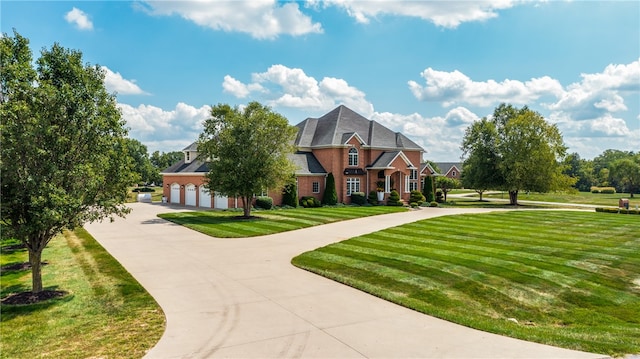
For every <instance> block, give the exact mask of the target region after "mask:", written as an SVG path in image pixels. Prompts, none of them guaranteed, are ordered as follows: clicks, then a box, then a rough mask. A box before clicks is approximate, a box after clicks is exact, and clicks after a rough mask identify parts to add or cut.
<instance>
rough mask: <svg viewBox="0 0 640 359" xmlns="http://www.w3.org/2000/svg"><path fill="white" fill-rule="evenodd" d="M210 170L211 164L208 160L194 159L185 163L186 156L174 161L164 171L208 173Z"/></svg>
mask: <svg viewBox="0 0 640 359" xmlns="http://www.w3.org/2000/svg"><path fill="white" fill-rule="evenodd" d="M207 172H209V166H208V165H207V163H206V162H204V161H201V160H197V159H196V160H193V161H191V162H189V163H185V161H184V158H183V159H181V160H180V161H178V162H176V163H174V164H173V165H171V166H170V167H169V168H167V169H166V170H164V171H162V173H167V174H169V173H207Z"/></svg>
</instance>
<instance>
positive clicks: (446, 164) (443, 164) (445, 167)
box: [435, 162, 462, 174]
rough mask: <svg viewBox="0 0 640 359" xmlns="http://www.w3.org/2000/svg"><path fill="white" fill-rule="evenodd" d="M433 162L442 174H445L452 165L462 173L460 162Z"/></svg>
mask: <svg viewBox="0 0 640 359" xmlns="http://www.w3.org/2000/svg"><path fill="white" fill-rule="evenodd" d="M435 164H436V165H437V166H438V168H439V169H440V172H441V173H442V174H447V172H449V170H450V169H451V167H453V166H456V168H457V169H458V172H460V173H462V162H436V163H435Z"/></svg>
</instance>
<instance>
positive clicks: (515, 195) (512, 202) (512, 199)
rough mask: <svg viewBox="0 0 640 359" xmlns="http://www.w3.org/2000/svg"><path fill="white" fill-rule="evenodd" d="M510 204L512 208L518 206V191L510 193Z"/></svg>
mask: <svg viewBox="0 0 640 359" xmlns="http://www.w3.org/2000/svg"><path fill="white" fill-rule="evenodd" d="M509 204H510V205H512V206H517V205H518V190H515V191H509Z"/></svg>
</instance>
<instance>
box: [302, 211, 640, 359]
mask: <svg viewBox="0 0 640 359" xmlns="http://www.w3.org/2000/svg"><path fill="white" fill-rule="evenodd" d="M636 217H637V216H630V215H617V214H606V213H593V212H568V211H526V210H525V211H510V212H501V213H491V214H482V215H461V216H446V217H440V218H435V219H430V220H424V221H419V222H416V223H412V224H407V225H403V226H400V227H395V228H391V229H387V230H384V231H380V232H376V233H372V234H369V235H365V236H361V237H357V238H353V239H350V240H346V241H343V242H341V243H336V244H333V245H329V246H326V247H323V248H319V249H317V250H315V251H312V252H307V253H304V254H302V255H300V256H298V257H296V258H294V259H293V261H292V262H293V264H294V265H296V266H299V267H301V268H304V269H307V270H310V271H312V272H315V273H318V274H321V275H323V276H326V277H329V278H332V279H334V280H337V281H339V282H342V283H345V284H348V285H350V286H353V287H356V288H358V289H361V290H363V291H366V292H369V293H372V294H374V295H376V296H379V297H381V298H384V299H387V300H390V301H393V302H396V303H398V304H401V305H404V306H407V307H409V308H413V309H415V310H418V311H420V312H423V313H427V314H430V315H434V316H437V317H440V318H443V319H446V320H449V321H452V322H456V323H459V324H463V325H466V326H469V327H473V328H477V329H480V330H484V331H488V332H493V333H498V334H503V335H507V336H511V337H515V338H521V339H525V340H529V341H535V342H540V343H546V344H550V345H554V346H559V347H565V348H570V349H577V350H583V351H589V352H596V353H604V354H609V355H623V354H628V353H638V352H640V221H639V220H638V218H636ZM510 318H513V319H515V320H517V323H515V322H514V321H513V319H510Z"/></svg>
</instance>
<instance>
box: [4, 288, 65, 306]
mask: <svg viewBox="0 0 640 359" xmlns="http://www.w3.org/2000/svg"><path fill="white" fill-rule="evenodd" d="M67 294H68V293H67V292H65V291H61V290H43V291H42V292H39V293H32V292H21V293H15V294H11V295H10V296H8V297H6V298H4V299H2V301H0V302H1V303H2V305H25V304H35V303H39V302H43V301H46V300H49V299H53V298H60V297H64V296H65V295H67Z"/></svg>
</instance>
